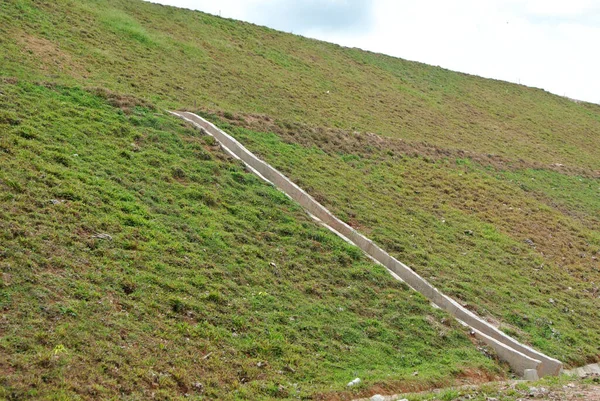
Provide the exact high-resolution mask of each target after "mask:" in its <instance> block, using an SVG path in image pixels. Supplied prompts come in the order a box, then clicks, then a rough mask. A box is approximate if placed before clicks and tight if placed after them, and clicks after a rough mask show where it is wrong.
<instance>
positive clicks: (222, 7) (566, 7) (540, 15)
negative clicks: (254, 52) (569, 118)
mask: <svg viewBox="0 0 600 401" xmlns="http://www.w3.org/2000/svg"><path fill="white" fill-rule="evenodd" d="M153 1H156V2H160V3H163V4H172V5H178V6H180V7H181V6H183V7H187V8H193V9H198V10H202V11H205V12H210V13H212V14H217V15H218V14H219V13H221V15H222V16H223V17H228V18H236V19H241V20H245V21H249V22H254V23H257V24H261V25H266V26H269V27H272V28H276V29H279V30H282V31H286V32H290V31H293V32H294V33H297V34H301V35H304V36H308V37H313V38H316V39H321V40H325V41H329V42H333V43H337V44H341V45H344V46H349V47H359V48H362V49H365V50H371V51H376V52H381V53H385V54H389V55H392V56H396V57H401V58H404V59H408V60H415V61H420V62H423V63H427V64H432V65H439V66H442V67H444V68H448V69H451V70H455V71H461V72H466V73H470V74H476V75H480V76H483V77H487V78H495V79H501V80H506V81H511V82H517V83H522V84H525V85H529V86H535V87H539V88H543V89H546V90H548V91H550V92H553V93H556V94H559V95H566V96H568V97H572V98H576V99H580V100H587V101H591V102H595V103H600V80H599V79H597V74H598V71H600V52H598V51H596V49H597V47H598V39H599V38H600V3H599V2H598V0H570V1H568V2H567V1H564V0H486V1H480V0H454V1H452V2H450V1H447V0H419V1H408V0H322V1H317V0H220V1H219V2H215V1H214V0H153Z"/></svg>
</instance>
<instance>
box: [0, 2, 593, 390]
mask: <svg viewBox="0 0 600 401" xmlns="http://www.w3.org/2000/svg"><path fill="white" fill-rule="evenodd" d="M0 49H2V63H1V64H0V270H1V273H2V276H1V279H2V281H1V282H0V309H1V315H0V372H1V373H2V374H1V375H0V394H1V395H0V397H4V398H8V399H22V398H37V399H39V398H42V399H43V398H47V399H77V398H79V399H98V398H109V399H110V398H113V399H117V398H124V399H131V400H134V399H148V398H151V397H154V398H156V399H176V398H182V399H183V398H186V399H189V398H192V399H194V398H196V399H202V398H204V399H210V398H220V399H228V398H229V399H272V398H313V399H332V400H333V399H346V398H351V397H355V396H361V395H367V394H368V393H371V394H372V391H374V389H378V390H381V391H383V392H386V393H391V392H399V391H416V390H420V389H425V388H429V387H432V386H441V385H447V384H451V383H453V382H455V381H457V380H458V381H461V380H462V381H484V380H488V379H491V378H495V377H503V376H505V374H506V372H505V370H504V368H502V367H500V366H499V365H497V364H496V362H494V361H493V360H492V359H490V358H488V357H486V356H485V352H487V351H486V350H485V349H481V348H480V349H478V348H476V347H474V346H473V345H472V339H470V338H468V337H467V335H465V333H464V330H463V329H462V328H460V327H458V326H457V325H456V324H455V323H454V322H453V321H452V320H451V319H449V318H448V317H447V316H446V315H445V314H443V313H441V312H439V311H436V310H433V309H431V307H430V306H429V304H428V303H427V302H426V301H425V300H424V299H423V298H422V297H420V296H418V295H417V294H415V293H414V292H412V291H408V290H407V289H406V288H405V287H404V286H403V285H401V284H399V283H398V282H395V281H394V280H393V279H392V278H391V277H389V275H388V274H387V273H386V272H385V271H384V270H382V268H380V267H378V266H375V265H373V264H372V263H370V262H369V261H368V260H366V259H365V258H364V257H363V256H362V255H361V254H360V252H358V251H357V250H356V249H355V248H353V247H351V246H349V245H347V244H346V243H344V242H343V241H341V240H339V239H338V238H337V237H335V236H334V235H333V234H331V233H329V232H328V231H326V230H324V229H322V228H320V227H318V226H317V225H315V223H313V222H312V221H311V220H309V219H308V218H307V217H306V215H305V214H304V213H303V212H302V211H301V210H300V209H299V208H298V207H297V206H296V205H294V204H293V203H291V202H290V201H289V200H288V199H287V198H286V197H285V196H283V195H282V194H281V193H279V192H278V191H276V190H275V189H273V188H271V187H269V186H267V185H265V184H264V183H262V182H260V181H259V180H258V179H257V178H255V177H254V176H252V175H249V174H247V173H246V172H245V171H244V169H243V168H242V166H241V165H240V164H239V163H237V162H235V161H232V160H229V159H227V158H226V157H225V156H224V155H223V154H222V153H221V152H220V151H219V150H218V149H217V148H216V147H215V143H214V141H213V140H211V139H210V138H203V137H201V136H199V133H198V132H196V131H194V130H191V129H190V128H189V127H188V128H186V127H185V126H184V125H182V123H181V122H180V121H178V120H175V119H173V118H172V117H170V116H168V115H167V114H165V111H164V109H180V108H185V109H189V110H203V111H207V110H212V111H214V113H215V114H217V115H218V116H220V118H218V117H216V116H214V115H213V116H210V117H211V118H212V119H213V120H214V121H216V122H218V123H220V124H221V126H222V127H224V128H226V129H228V130H231V132H232V133H233V134H234V135H235V136H236V137H237V138H238V139H240V140H241V141H242V142H243V143H244V144H246V145H248V147H250V148H251V149H252V150H254V151H256V152H257V153H259V154H260V155H262V156H263V157H264V158H265V159H266V160H267V161H269V162H270V163H272V164H273V165H275V166H276V167H278V168H279V169H280V170H282V171H283V172H285V173H286V174H287V175H288V176H290V177H291V178H293V179H294V180H295V181H296V182H297V183H298V184H300V185H302V186H303V187H304V188H305V189H307V190H308V191H309V192H310V193H311V194H313V195H314V196H315V198H317V199H318V200H319V201H321V202H323V203H324V204H325V205H327V206H328V207H330V208H331V209H332V210H333V211H334V212H335V213H337V214H338V215H339V216H340V217H342V218H343V219H344V220H346V221H347V222H348V223H349V224H351V225H352V226H354V227H356V228H358V229H360V230H361V231H363V232H364V233H365V234H368V235H370V236H371V237H373V238H374V239H375V240H376V241H377V242H379V243H380V244H381V245H382V246H383V247H385V248H386V249H387V250H388V251H390V252H391V253H393V254H394V255H395V256H397V257H398V258H399V259H401V260H403V261H405V262H407V263H408V264H409V265H410V266H412V267H413V268H415V270H417V271H418V272H419V273H420V274H422V275H424V276H425V277H427V278H428V279H430V280H431V281H432V282H433V283H435V285H437V286H438V287H439V288H441V289H442V290H444V291H446V292H447V293H449V294H451V295H453V296H454V297H456V298H457V299H458V300H460V301H461V302H462V303H463V304H465V305H467V306H468V307H470V308H471V309H473V310H474V311H476V312H477V313H479V314H480V315H482V316H484V317H486V318H487V319H489V320H490V321H492V322H493V323H495V324H498V325H499V326H500V327H501V328H502V329H503V330H504V331H506V332H507V333H509V334H511V335H514V336H515V337H517V338H519V339H520V340H522V341H524V342H527V343H529V344H531V345H533V346H535V347H536V348H538V349H540V350H542V351H544V352H547V353H548V354H550V355H552V356H555V357H557V358H559V359H561V360H563V361H566V362H567V363H570V364H573V365H580V364H583V363H585V362H592V361H597V360H598V359H599V358H600V349H599V348H598V347H599V344H600V326H599V325H600V315H599V312H598V310H599V306H600V305H599V303H598V302H599V295H600V294H599V283H600V265H599V261H598V259H600V255H599V252H600V237H599V233H598V228H597V227H598V224H599V223H600V201H599V199H600V196H599V195H600V182H599V175H600V141H598V137H599V135H600V106H598V105H594V104H588V103H576V102H572V101H570V100H568V99H564V98H561V97H558V96H554V95H551V94H549V93H547V92H544V91H541V90H538V89H533V88H527V87H524V86H520V85H514V84H508V83H505V82H500V81H493V80H486V79H482V78H478V77H474V76H469V75H466V74H460V73H455V72H451V71H447V70H444V69H441V68H438V67H431V66H427V65H423V64H419V63H414V62H408V61H404V60H400V59H395V58H392V57H387V56H383V55H379V54H373V53H369V52H363V51H360V50H358V49H348V48H342V47H339V46H335V45H331V44H327V43H324V42H319V41H315V40H310V39H306V38H302V37H298V36H293V35H289V34H285V33H281V32H276V31H273V30H271V29H268V28H263V27H257V26H255V25H252V24H247V23H242V22H238V21H232V20H227V19H222V18H219V17H215V16H210V15H206V14H203V13H199V12H192V11H188V10H179V9H175V8H172V7H163V6H159V5H155V4H150V3H145V2H142V1H138V0H89V1H75V0H57V1H45V0H43V1H37V0H36V1H34V0H6V1H2V2H0ZM480 351H484V352H483V353H482V352H480ZM415 372H418V374H415ZM357 376H358V377H360V378H361V379H362V384H361V385H360V386H357V387H354V388H352V389H351V390H348V388H347V387H346V383H348V382H349V381H350V380H352V379H353V378H355V377H357Z"/></svg>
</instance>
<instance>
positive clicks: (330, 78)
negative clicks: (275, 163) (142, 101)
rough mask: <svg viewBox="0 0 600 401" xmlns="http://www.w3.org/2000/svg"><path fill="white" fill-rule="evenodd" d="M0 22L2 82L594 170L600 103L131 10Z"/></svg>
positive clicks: (18, 9)
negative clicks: (129, 97) (72, 87)
mask: <svg viewBox="0 0 600 401" xmlns="http://www.w3.org/2000/svg"><path fill="white" fill-rule="evenodd" d="M0 18H1V21H2V24H0V32H1V33H2V35H0V45H1V46H2V48H3V50H5V52H6V54H5V55H4V60H3V70H4V73H5V74H8V75H11V76H13V75H14V76H17V77H25V78H28V79H29V78H31V77H36V78H39V79H47V78H51V79H52V80H58V81H61V82H71V83H72V82H78V83H83V82H85V83H86V84H92V83H93V85H94V86H102V87H106V88H108V89H111V90H114V91H117V92H120V93H129V92H131V93H135V94H137V95H139V96H141V97H144V98H147V99H151V100H152V101H153V102H155V103H156V104H158V105H160V106H163V107H165V108H171V109H181V108H182V107H184V106H188V107H191V106H193V105H194V104H197V105H199V106H200V105H202V106H203V107H204V108H209V109H215V110H220V111H228V112H233V113H237V112H247V113H248V112H249V113H264V114H267V115H269V116H271V117H273V118H277V119H281V120H284V121H290V122H293V121H299V122H311V123H313V124H314V125H317V126H325V127H338V128H345V129H352V130H360V131H366V132H375V133H377V134H380V135H384V136H390V137H399V138H404V139H405V140H417V141H426V142H428V143H431V144H434V145H439V146H443V147H445V148H452V149H456V148H457V149H462V150H470V151H475V152H478V153H492V154H498V155H503V156H507V157H511V158H515V159H519V158H520V159H524V160H528V161H539V162H542V163H544V164H552V163H560V164H565V165H570V166H581V167H585V168H590V169H594V170H600V158H598V154H599V152H600V141H598V140H597V137H596V138H595V137H594V136H593V134H594V133H596V134H597V133H598V132H600V117H599V113H600V106H598V105H592V104H585V103H574V102H572V101H571V100H568V99H565V98H561V97H559V96H555V95H551V94H549V93H547V92H544V91H542V90H538V89H531V88H527V87H524V86H520V85H514V84H509V83H506V82H501V81H494V80H489V79H482V78H478V77H474V76H470V75H466V74H460V73H456V72H452V71H448V70H444V69H442V68H439V67H432V66H428V65H424V64H420V63H415V62H408V61H404V60H401V59H397V58H393V57H387V56H383V55H380V54H374V53H369V52H364V51H360V50H358V49H348V48H342V47H340V46H336V45H332V44H328V43H324V42H319V41H315V40H310V39H305V38H302V37H298V36H294V35H290V34H286V33H282V32H277V31H274V30H272V29H268V28H263V27H258V26H255V25H252V24H248V23H243V22H239V21H234V20H228V19H223V18H219V17H214V16H210V15H207V14H203V13H200V12H192V11H189V10H182V9H176V8H173V7H165V6H160V5H156V4H150V3H144V2H142V1H139V0H133V1H131V0H89V1H84V2H81V1H75V0H58V1H32V0H7V1H4V2H2V4H1V5H0ZM406 40H410V39H409V38H406ZM328 91H329V93H327V92H328Z"/></svg>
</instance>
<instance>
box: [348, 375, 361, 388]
mask: <svg viewBox="0 0 600 401" xmlns="http://www.w3.org/2000/svg"><path fill="white" fill-rule="evenodd" d="M360 381H361V380H360V378H358V377H357V378H356V379H354V380H352V381H351V382H349V383H348V384H347V386H348V387H352V386H356V385H357V384H360Z"/></svg>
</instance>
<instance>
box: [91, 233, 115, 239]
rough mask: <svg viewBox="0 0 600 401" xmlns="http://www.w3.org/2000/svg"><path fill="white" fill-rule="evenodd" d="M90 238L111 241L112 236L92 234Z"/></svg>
mask: <svg viewBox="0 0 600 401" xmlns="http://www.w3.org/2000/svg"><path fill="white" fill-rule="evenodd" d="M92 238H98V239H104V240H107V241H112V240H113V238H112V236H111V235H110V234H106V233H99V234H94V235H92Z"/></svg>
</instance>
